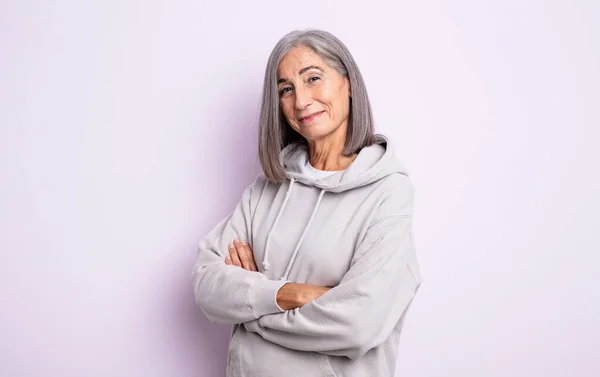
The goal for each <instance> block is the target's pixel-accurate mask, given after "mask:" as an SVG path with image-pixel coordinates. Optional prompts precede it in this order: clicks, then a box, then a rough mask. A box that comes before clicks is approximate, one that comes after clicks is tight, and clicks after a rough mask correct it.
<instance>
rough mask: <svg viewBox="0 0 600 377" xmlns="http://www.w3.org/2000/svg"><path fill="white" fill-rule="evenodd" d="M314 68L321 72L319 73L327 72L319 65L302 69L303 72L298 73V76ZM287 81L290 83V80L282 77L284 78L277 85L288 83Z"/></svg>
mask: <svg viewBox="0 0 600 377" xmlns="http://www.w3.org/2000/svg"><path fill="white" fill-rule="evenodd" d="M313 68H314V69H318V70H319V71H321V72H325V71H324V70H323V68H321V67H319V66H318V65H309V66H308V67H304V68H302V69H301V70H300V71H299V72H298V74H299V75H301V74H303V73H304V72H306V71H308V70H309V69H313ZM286 81H288V79H286V78H285V77H282V78H280V79H279V80H277V84H281V83H282V82H286Z"/></svg>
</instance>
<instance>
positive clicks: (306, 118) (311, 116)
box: [299, 110, 325, 123]
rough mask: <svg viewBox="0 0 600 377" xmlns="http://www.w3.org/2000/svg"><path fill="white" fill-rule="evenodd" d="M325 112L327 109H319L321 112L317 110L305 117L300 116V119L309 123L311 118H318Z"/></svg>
mask: <svg viewBox="0 0 600 377" xmlns="http://www.w3.org/2000/svg"><path fill="white" fill-rule="evenodd" d="M324 112H325V110H323V111H319V112H316V113H312V114H310V115H307V116H304V117H302V118H300V119H299V120H300V122H302V123H308V122H310V121H311V120H313V119H315V118H317V117H318V116H320V115H321V114H323V113H324Z"/></svg>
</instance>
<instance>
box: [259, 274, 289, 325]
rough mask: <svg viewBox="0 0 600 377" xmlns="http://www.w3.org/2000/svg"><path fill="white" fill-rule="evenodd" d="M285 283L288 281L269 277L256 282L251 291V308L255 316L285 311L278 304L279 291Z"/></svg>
mask: <svg viewBox="0 0 600 377" xmlns="http://www.w3.org/2000/svg"><path fill="white" fill-rule="evenodd" d="M285 283H288V281H286V280H267V279H261V280H258V281H257V282H256V283H254V286H253V287H252V291H251V292H250V309H251V310H252V315H254V317H255V318H260V317H262V316H263V315H267V314H274V313H281V312H284V311H285V310H283V309H281V308H280V307H279V305H277V292H279V288H281V287H282V286H283V285H284V284H285Z"/></svg>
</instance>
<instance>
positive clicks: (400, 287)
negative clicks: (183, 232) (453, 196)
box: [193, 30, 421, 377]
mask: <svg viewBox="0 0 600 377" xmlns="http://www.w3.org/2000/svg"><path fill="white" fill-rule="evenodd" d="M258 148H259V155H260V161H261V165H262V169H263V172H264V174H261V175H259V176H258V177H257V178H256V180H255V181H254V182H253V183H252V184H251V185H250V186H249V187H247V188H246V190H245V191H244V193H243V195H242V198H241V200H240V202H239V203H238V204H237V206H236V208H235V210H234V211H233V213H232V214H231V215H229V216H228V217H227V218H225V219H223V220H222V221H221V222H220V223H219V224H217V225H216V227H215V228H214V229H213V230H212V231H210V233H209V234H208V235H206V236H205V237H204V239H202V240H201V241H200V244H199V247H198V257H197V262H196V264H195V266H194V270H193V280H194V293H195V297H196V302H197V304H198V305H199V306H200V308H201V309H202V311H203V312H204V313H205V314H206V316H207V317H208V318H209V319H210V320H211V321H213V322H219V323H228V324H233V325H234V326H233V333H232V338H231V340H230V344H229V354H228V362H227V364H228V365H227V368H228V371H227V375H228V376H229V377H242V376H243V377H282V376H300V377H303V376H306V377H309V376H310V377H315V376H329V377H333V376H344V377H355V376H356V377H359V376H360V377H365V376H393V375H394V369H395V363H396V357H397V350H398V341H399V335H400V332H401V328H402V324H403V319H404V318H405V314H406V312H407V309H408V308H409V306H410V303H411V302H412V300H413V298H414V296H415V293H416V291H417V289H418V287H419V286H420V284H421V278H420V275H419V268H418V264H417V259H416V256H415V251H414V247H413V239H412V225H411V223H412V217H411V213H412V207H413V188H412V184H411V183H410V182H409V180H408V177H407V172H406V170H405V169H404V168H403V167H402V165H401V164H400V162H399V161H398V160H397V159H396V157H395V156H394V151H393V146H392V143H391V141H390V140H389V139H388V138H386V137H385V136H384V135H381V134H375V133H374V126H373V120H372V116H371V107H370V103H369V99H368V96H367V92H366V89H365V85H364V82H363V79H362V76H361V74H360V71H359V70H358V67H357V65H356V63H355V62H354V59H353V58H352V56H351V55H350V53H349V51H348V50H347V48H346V47H345V46H344V44H343V43H342V42H340V41H339V40H338V39H337V38H336V37H334V36H333V35H331V34H330V33H327V32H325V31H320V30H303V31H294V32H291V33H289V34H287V35H286V36H284V37H283V38H282V39H281V40H280V41H279V42H278V43H277V45H276V46H275V48H274V50H273V52H272V53H271V56H270V58H269V61H268V64H267V69H266V72H265V81H264V89H263V98H262V105H261V111H260V124H259V146H258ZM233 241H235V242H233ZM256 262H260V263H256Z"/></svg>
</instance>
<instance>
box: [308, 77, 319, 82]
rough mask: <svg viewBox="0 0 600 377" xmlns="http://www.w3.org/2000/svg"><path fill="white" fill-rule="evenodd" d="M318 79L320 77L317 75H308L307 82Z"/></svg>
mask: <svg viewBox="0 0 600 377" xmlns="http://www.w3.org/2000/svg"><path fill="white" fill-rule="evenodd" d="M313 79H314V80H313ZM319 80H321V78H320V77H319V76H310V77H309V78H308V82H316V81H319Z"/></svg>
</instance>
